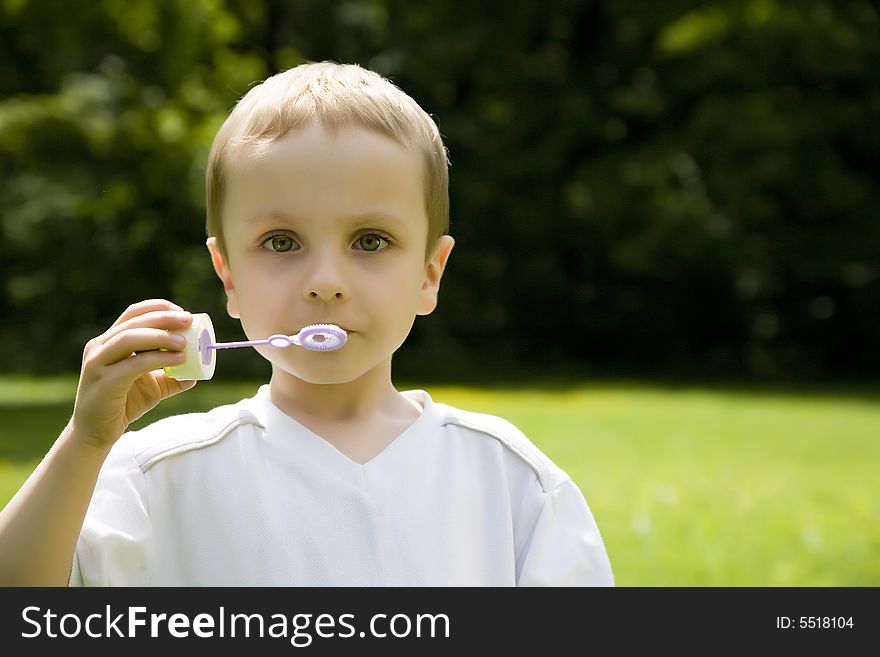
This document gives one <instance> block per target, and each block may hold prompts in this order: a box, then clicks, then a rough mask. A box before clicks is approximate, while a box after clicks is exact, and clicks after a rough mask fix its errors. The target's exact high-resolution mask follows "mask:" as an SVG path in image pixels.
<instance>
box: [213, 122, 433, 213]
mask: <svg viewBox="0 0 880 657" xmlns="http://www.w3.org/2000/svg"><path fill="white" fill-rule="evenodd" d="M229 155H230V157H229V158H228V159H227V162H226V193H225V197H226V198H225V205H226V210H228V211H229V212H224V215H225V216H227V217H230V216H235V217H236V218H242V219H243V218H249V217H253V216H254V215H258V216H259V215H264V216H265V215H267V214H269V215H271V214H273V213H275V214H285V215H287V216H290V217H296V216H298V215H301V216H308V215H310V214H329V213H332V214H340V215H345V216H348V217H357V216H359V215H369V214H370V213H374V214H382V213H384V214H386V215H387V217H388V218H393V217H395V216H396V217H404V218H406V219H407V223H410V222H412V219H414V218H415V217H414V216H413V215H422V216H424V220H425V222H427V215H426V214H425V189H424V167H423V164H422V161H421V159H420V158H419V156H418V154H417V153H416V152H415V150H414V149H410V148H407V147H405V146H403V145H402V144H400V143H398V142H397V141H395V140H393V139H391V138H390V137H387V136H385V135H382V134H379V133H378V132H376V131H373V130H368V129H365V128H359V127H354V126H351V127H342V128H339V129H338V130H336V131H334V132H329V131H327V130H325V129H324V128H322V127H321V126H317V125H313V126H309V127H308V128H304V129H301V130H298V131H296V132H293V133H291V134H288V135H286V136H284V137H282V138H281V139H277V140H275V141H271V142H268V143H263V144H259V145H251V144H243V145H240V146H237V147H236V148H234V149H231V152H230V153H229ZM419 223H420V222H419Z"/></svg>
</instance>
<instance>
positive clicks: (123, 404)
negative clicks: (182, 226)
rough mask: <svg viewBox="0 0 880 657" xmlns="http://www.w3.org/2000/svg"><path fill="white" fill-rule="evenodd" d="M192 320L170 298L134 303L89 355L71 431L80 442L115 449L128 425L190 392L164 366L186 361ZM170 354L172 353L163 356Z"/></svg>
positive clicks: (87, 348)
mask: <svg viewBox="0 0 880 657" xmlns="http://www.w3.org/2000/svg"><path fill="white" fill-rule="evenodd" d="M191 323H192V315H191V314H190V313H188V312H185V311H184V310H183V308H181V307H180V306H177V305H175V304H173V303H171V302H170V301H165V300H164V299H151V300H149V301H141V302H140V303H136V304H133V305H131V306H129V307H128V309H127V310H126V311H125V312H124V313H122V315H120V316H119V319H117V320H116V322H115V323H114V324H113V326H111V327H110V328H109V329H107V331H105V332H104V333H103V334H102V335H99V336H98V337H97V338H94V339H92V340H90V341H89V342H88V343H87V344H86V346H85V350H84V351H83V364H82V371H81V373H80V378H79V386H78V388H77V391H76V403H75V404H74V408H73V417H72V418H71V420H70V426H71V428H72V429H73V431H74V433H75V435H77V436H78V438H79V439H83V440H85V441H86V442H87V443H89V444H91V445H93V446H95V447H98V448H100V449H105V450H107V449H110V447H111V446H112V445H113V443H115V442H116V440H117V439H118V438H119V437H120V436H121V435H122V434H123V433H124V432H125V430H126V428H128V425H129V424H131V423H132V422H134V421H135V420H137V419H138V418H139V417H141V416H142V415H143V414H144V413H146V412H147V411H149V410H150V409H152V408H153V407H154V406H156V404H158V403H159V402H160V401H162V400H163V399H166V398H167V397H171V396H172V395H176V394H177V393H179V392H183V391H184V390H189V389H190V388H192V387H193V386H194V385H195V383H196V382H195V381H177V380H175V379H171V378H169V377H167V376H166V375H165V373H164V372H163V371H162V368H163V367H167V366H169V365H180V364H181V363H182V362H183V361H184V353H183V349H184V348H185V345H186V341H185V340H184V338H183V336H180V335H175V334H173V333H169V332H168V331H169V330H178V329H183V328H186V327H187V326H189V325H190V324H191ZM160 349H162V350H167V351H160Z"/></svg>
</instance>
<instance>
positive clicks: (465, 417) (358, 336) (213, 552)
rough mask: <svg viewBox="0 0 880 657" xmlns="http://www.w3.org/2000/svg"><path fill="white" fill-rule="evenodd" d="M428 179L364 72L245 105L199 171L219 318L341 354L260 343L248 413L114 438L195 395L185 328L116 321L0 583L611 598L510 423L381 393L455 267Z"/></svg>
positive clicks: (604, 570) (602, 565) (315, 81)
mask: <svg viewBox="0 0 880 657" xmlns="http://www.w3.org/2000/svg"><path fill="white" fill-rule="evenodd" d="M447 180H448V178H447V160H446V150H445V147H444V146H443V143H442V140H441V137H440V134H439V132H438V130H437V128H436V126H435V124H434V123H433V121H432V120H431V119H430V117H429V116H428V115H427V114H426V113H425V112H424V111H423V110H422V109H421V108H420V107H419V106H418V105H417V104H416V103H415V101H413V100H412V99H411V98H410V97H409V96H407V95H406V94H405V93H403V92H402V91H401V90H400V89H398V88H397V87H395V86H394V85H392V84H391V83H390V82H389V81H388V80H386V79H384V78H382V77H380V76H379V75H377V74H375V73H372V72H370V71H366V70H364V69H362V68H360V67H358V66H355V65H348V66H345V65H339V64H333V63H326V62H325V63H310V64H306V65H302V66H298V67H295V68H293V69H291V70H288V71H286V72H283V73H280V74H278V75H275V76H273V77H271V78H269V79H268V80H266V81H265V82H263V83H262V84H260V85H258V86H256V87H254V88H253V89H251V90H250V91H249V92H248V93H247V94H246V95H245V96H244V98H242V100H241V101H240V102H239V103H238V104H237V105H236V107H235V108H234V110H233V111H232V112H231V114H230V116H229V117H228V119H227V120H226V122H225V123H224V125H223V126H222V127H221V129H220V131H219V132H218V134H217V136H216V138H215V140H214V144H213V147H212V151H211V155H210V159H209V163H208V169H207V183H208V199H207V201H208V234H209V235H210V237H209V239H208V242H207V245H208V250H209V251H210V255H211V259H212V261H213V265H214V269H215V271H216V272H217V275H218V276H219V278H220V280H221V281H222V282H223V286H224V289H225V291H226V295H227V299H228V301H227V310H228V312H229V314H230V315H231V316H232V317H235V318H238V319H240V320H241V323H242V326H243V328H244V331H245V333H246V334H247V335H248V338H249V339H253V340H256V339H262V338H265V337H267V336H269V335H273V334H276V333H283V334H286V335H291V334H295V333H297V332H298V331H299V330H300V329H301V328H302V327H304V326H306V325H308V324H315V323H333V324H337V325H338V326H340V327H342V328H343V329H345V330H346V331H347V332H348V341H347V343H346V344H345V346H344V347H343V348H341V349H338V350H336V351H330V352H314V351H308V350H305V349H301V348H297V347H291V348H288V349H275V348H272V347H261V348H258V351H259V352H260V353H261V355H262V356H263V357H264V358H266V359H267V360H268V361H270V363H271V364H272V376H271V380H270V382H269V383H268V385H264V386H262V387H261V388H260V389H259V390H258V391H257V393H256V395H255V396H254V397H252V398H249V399H244V400H242V401H240V402H238V403H236V404H232V405H228V406H221V407H218V408H215V409H213V410H212V411H210V412H208V413H194V414H186V415H179V416H175V417H170V418H166V419H163V420H159V421H157V422H155V423H153V424H152V425H150V426H147V427H146V428H144V429H142V430H140V431H136V432H128V433H125V431H126V428H127V426H128V425H129V424H130V423H131V422H132V421H134V420H136V419H137V418H139V417H140V416H141V415H143V414H144V413H146V412H147V411H148V410H150V409H151V408H153V407H154V406H155V405H156V404H158V403H159V402H160V401H161V400H162V399H165V398H167V397H169V396H171V395H174V394H177V393H179V392H182V391H184V390H187V389H189V388H191V387H192V386H193V384H194V382H192V381H176V380H174V379H169V378H168V377H166V376H165V374H164V373H163V372H162V370H161V369H160V368H162V367H165V366H169V365H175V364H179V363H180V362H181V361H182V349H183V347H184V344H183V340H182V338H181V337H180V336H178V335H175V334H174V333H172V331H175V330H180V329H183V328H185V327H186V326H188V325H189V324H190V323H191V322H192V316H191V315H190V314H189V313H187V312H185V311H184V310H183V309H182V308H179V307H178V306H175V305H174V304H172V303H169V302H167V301H163V300H152V301H145V302H142V303H138V304H135V305H133V306H131V307H130V308H128V310H126V311H125V312H124V313H123V314H122V315H121V316H120V317H119V319H118V320H117V321H116V323H115V324H113V326H112V327H110V328H109V329H108V330H107V331H106V332H105V333H104V334H103V335H101V336H99V337H97V338H95V339H93V340H92V341H90V342H89V343H88V344H87V345H86V348H85V352H84V357H83V367H82V373H81V378H80V382H79V388H78V390H77V396H76V402H75V405H74V412H73V415H72V417H71V420H70V422H69V424H68V425H67V427H66V428H65V429H64V431H63V432H62V434H61V435H60V436H59V438H58V440H57V441H56V443H55V444H54V446H53V447H52V449H51V450H50V451H49V453H48V454H47V455H46V457H45V459H44V460H43V461H42V462H41V463H40V465H39V466H38V467H37V469H36V470H35V472H34V473H33V474H32V475H31V477H30V478H29V479H28V481H27V482H26V483H25V484H24V486H23V487H22V489H21V490H20V491H19V492H18V494H17V495H16V496H15V497H14V498H13V500H12V501H11V502H10V503H9V504H8V505H7V507H6V508H5V509H4V510H3V511H2V513H0V584H5V585H16V584H25V585H31V584H34V585H65V584H68V583H69V584H71V585H87V586H95V585H97V586H112V585H129V586H147V585H154V586H180V585H184V586H208V585H232V586H237V585H248V586H268V585H282V586H309V585H323V586H335V585H344V586H421V585H428V586H516V585H519V586H536V585H537V586H570V585H573V586H582V585H612V584H613V580H612V574H611V568H610V565H609V562H608V558H607V555H606V552H605V548H604V546H603V543H602V539H601V537H600V534H599V530H598V528H597V527H596V524H595V522H594V520H593V517H592V515H591V513H590V510H589V508H588V506H587V504H586V502H585V500H584V498H583V496H582V494H581V492H580V490H579V489H578V488H577V487H576V486H575V484H574V483H573V482H572V480H571V479H570V478H569V477H568V476H567V475H566V474H565V473H564V472H563V471H561V470H560V469H559V468H558V467H557V466H556V465H554V464H553V463H552V462H551V461H550V460H549V459H548V458H547V457H546V456H545V455H544V454H543V453H541V452H540V451H539V450H538V449H537V448H536V447H535V446H534V445H533V444H532V443H531V442H530V441H529V440H528V439H527V438H526V437H525V436H524V435H523V434H522V433H521V432H520V431H519V430H518V429H517V428H516V427H514V426H513V425H512V424H510V423H509V422H507V421H505V420H503V419H501V418H498V417H495V416H491V415H485V414H480V413H474V412H468V411H465V410H461V409H458V408H453V407H451V406H448V405H445V404H442V403H438V402H435V401H434V400H433V399H432V398H431V396H430V395H429V394H428V393H427V392H425V391H424V390H410V391H405V392H398V391H397V390H396V389H395V387H394V385H393V384H392V379H391V358H392V355H393V354H394V352H395V351H396V350H397V349H398V348H399V347H400V346H401V344H403V341H404V340H405V339H406V336H407V334H408V333H409V331H410V329H411V328H412V325H413V322H414V320H415V316H416V315H428V314H430V313H431V312H432V311H433V310H434V308H435V307H436V305H437V293H438V290H439V286H440V279H441V276H442V275H443V271H444V268H445V266H446V263H447V260H448V258H449V254H450V252H451V251H452V246H453V243H454V242H453V239H452V237H450V236H449V235H447V234H446V233H447V230H448V221H449V205H448V192H447ZM123 434H124V435H123Z"/></svg>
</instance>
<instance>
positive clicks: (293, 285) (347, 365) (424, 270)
mask: <svg viewBox="0 0 880 657" xmlns="http://www.w3.org/2000/svg"><path fill="white" fill-rule="evenodd" d="M227 170H228V176H227V182H226V196H225V200H224V213H223V217H224V219H223V231H224V239H225V245H226V255H227V257H226V259H225V260H224V258H223V256H222V255H221V254H220V251H219V248H218V245H217V244H216V242H215V240H214V239H213V238H211V239H210V240H209V241H208V247H209V249H210V251H211V255H212V259H213V262H214V267H215V270H216V271H217V274H218V275H219V276H220V278H221V280H223V283H224V287H225V288H226V292H227V295H228V304H227V308H228V310H229V314H230V315H232V316H233V317H237V318H240V319H241V323H242V327H243V328H244V331H245V333H246V334H247V336H248V338H249V339H252V340H258V339H263V338H266V337H268V336H270V335H273V334H276V333H282V334H285V335H293V334H296V333H297V332H298V331H299V330H300V329H301V328H303V327H304V326H307V325H309V324H317V323H332V324H337V325H339V326H341V327H343V328H345V329H346V330H347V331H348V332H349V335H348V342H347V344H346V345H345V346H344V347H342V348H341V349H338V350H336V351H332V352H313V351H309V350H306V349H303V348H301V347H295V346H294V347H289V348H287V349H278V348H273V347H260V348H258V349H259V351H260V353H261V354H263V356H264V357H265V358H266V359H268V360H269V361H270V362H271V363H272V365H273V372H276V373H277V372H278V371H279V369H280V370H281V371H282V372H286V373H288V374H291V375H293V376H295V377H297V378H299V379H302V380H304V381H307V382H311V383H344V382H347V381H350V380H353V379H355V378H357V377H359V376H361V375H362V374H364V373H366V372H367V371H370V370H372V369H373V368H375V367H376V366H378V365H380V364H383V363H385V362H387V361H389V359H390V358H391V355H392V354H393V353H394V352H395V351H396V350H397V349H398V348H399V347H400V346H401V345H402V344H403V342H404V340H405V339H406V336H407V335H408V334H409V331H410V329H411V328H412V325H413V322H414V320H415V316H416V315H427V314H429V313H431V312H432V311H433V310H434V308H435V306H436V299H437V290H438V288H439V283H440V277H441V276H442V273H443V269H444V267H445V264H446V259H447V258H448V256H449V252H450V251H451V249H452V246H453V240H452V238H451V237H449V236H443V237H442V238H441V239H440V240H439V241H438V243H437V245H436V249H435V250H434V251H433V255H432V257H431V259H430V260H429V262H428V263H427V265H426V264H425V245H426V241H427V235H428V219H427V216H426V214H425V207H424V185H423V180H422V175H423V165H422V163H421V160H420V158H419V156H418V155H417V154H416V153H415V152H413V151H410V150H408V149H406V148H404V147H403V146H401V145H399V144H398V143H396V142H395V141H393V140H391V139H389V138H388V137H385V136H383V135H380V134H378V133H375V132H373V131H369V130H367V129H364V128H360V127H355V126H350V127H343V128H340V129H339V130H338V131H337V133H336V134H335V135H333V134H331V133H329V132H327V131H326V130H324V128H322V127H321V126H319V125H313V126H310V127H308V128H304V129H301V130H299V131H296V132H294V133H293V134H291V135H288V136H286V137H284V138H283V139H281V140H279V141H276V142H274V143H272V144H270V145H269V146H268V147H267V148H266V150H265V151H263V152H261V153H260V154H259V155H255V154H253V153H250V152H249V151H246V150H243V151H242V153H241V154H239V155H237V156H236V157H234V158H233V159H232V161H231V162H229V166H228V169H227Z"/></svg>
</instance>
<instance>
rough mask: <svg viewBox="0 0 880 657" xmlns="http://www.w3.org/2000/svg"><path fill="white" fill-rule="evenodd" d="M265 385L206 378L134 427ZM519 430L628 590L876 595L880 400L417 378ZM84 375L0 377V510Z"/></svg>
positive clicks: (57, 425)
mask: <svg viewBox="0 0 880 657" xmlns="http://www.w3.org/2000/svg"><path fill="white" fill-rule="evenodd" d="M255 387H256V384H249V383H229V382H223V381H221V380H217V381H211V382H202V383H200V384H199V385H198V386H196V388H195V389H194V390H192V391H190V392H189V393H186V394H184V395H181V396H180V397H176V398H173V399H171V400H168V401H166V402H165V403H163V404H162V405H161V406H160V407H159V408H158V409H155V410H154V411H153V412H151V413H150V414H148V415H147V416H146V417H145V418H142V419H141V420H140V421H139V422H137V423H136V424H135V425H134V426H135V427H140V426H143V425H145V424H147V423H149V422H151V421H154V420H156V419H158V418H159V417H161V416H164V415H170V414H173V413H179V412H185V411H191V410H207V409H208V408H211V407H212V406H215V405H217V404H221V403H228V402H232V401H237V400H238V399H240V398H242V397H244V396H248V395H250V394H252V392H253V390H255ZM412 387H421V388H425V389H427V390H428V391H429V392H430V393H431V394H432V396H433V397H434V399H435V401H439V402H445V403H447V404H451V405H453V406H460V407H462V408H466V409H469V410H474V411H480V412H485V413H492V414H495V415H500V416H502V417H505V418H507V419H508V420H510V421H511V422H513V423H514V424H516V425H517V426H519V427H520V428H521V429H522V430H523V431H524V432H525V433H526V435H528V436H529V437H530V438H531V439H532V441H533V442H535V443H536V444H537V445H538V446H539V447H540V448H541V449H543V450H544V452H545V453H547V454H548V455H549V456H550V457H551V458H552V459H553V460H554V461H556V463H557V464H558V465H559V466H560V467H562V468H563V469H564V470H565V471H567V472H568V473H569V474H570V475H571V477H572V478H573V479H574V480H575V482H577V484H578V485H579V486H580V488H581V490H582V491H583V493H584V495H585V497H586V498H587V501H588V503H589V504H590V507H591V509H592V511H593V514H594V515H595V517H596V520H597V522H598V524H599V528H600V530H601V531H602V534H603V537H604V539H605V544H606V547H607V549H608V554H609V556H610V558H611V565H612V568H613V569H614V572H615V578H616V582H617V584H618V585H619V586H880V476H878V474H877V473H878V464H880V403H878V401H880V392H878V391H876V390H874V391H868V392H865V391H861V392H859V391H834V390H831V391H826V392H820V391H812V392H810V391H801V392H784V391H774V390H772V389H764V388H754V389H735V388H722V387H719V388H712V389H708V388H704V389H700V388H686V387H668V388H664V387H662V386H658V385H656V384H637V383H619V384H610V383H603V384H598V383H597V384H591V383H588V382H586V383H583V384H572V385H556V386H549V387H543V388H541V387H535V388H526V387H522V388H516V387H509V388H508V387H505V388H491V389H488V388H468V387H453V386H446V385H444V386H439V385H437V386H435V385H426V384H418V383H415V384H413V383H408V384H403V383H401V384H399V385H398V388H399V389H407V388H412ZM75 389H76V380H75V379H73V378H51V379H23V378H14V377H6V378H3V377H0V505H5V504H6V502H7V501H8V500H9V498H10V497H11V496H12V495H13V494H14V492H15V491H16V490H17V489H18V487H19V486H20V485H21V483H22V482H23V481H24V480H25V478H26V477H27V476H28V474H29V473H30V472H31V470H32V469H33V468H34V466H35V465H36V463H37V462H38V460H39V458H40V457H41V456H42V454H43V453H45V451H46V450H47V449H48V447H49V446H50V445H51V443H52V441H53V440H54V438H55V436H56V435H57V433H58V432H59V431H60V429H61V428H62V427H63V426H64V424H65V423H66V421H67V418H68V417H69V415H70V412H71V409H72V405H73V394H74V392H75Z"/></svg>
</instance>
